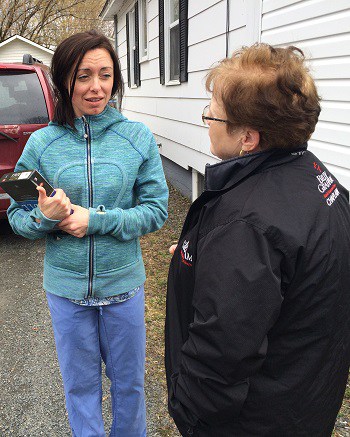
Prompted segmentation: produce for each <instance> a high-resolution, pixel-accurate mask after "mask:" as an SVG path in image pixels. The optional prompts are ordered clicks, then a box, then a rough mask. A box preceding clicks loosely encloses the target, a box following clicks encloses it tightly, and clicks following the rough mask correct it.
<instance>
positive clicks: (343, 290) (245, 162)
mask: <svg viewBox="0 0 350 437" xmlns="http://www.w3.org/2000/svg"><path fill="white" fill-rule="evenodd" d="M207 89H208V90H209V91H210V92H212V99H211V103H210V106H209V107H208V108H206V109H205V111H204V113H203V121H204V122H205V123H206V124H208V126H209V136H210V140H211V151H212V153H213V154H215V155H216V156H218V157H219V158H222V160H223V161H222V162H220V163H218V164H214V165H211V166H207V168H206V174H205V181H206V190H205V191H204V193H203V194H202V195H201V196H200V197H199V198H198V199H197V200H196V201H195V202H194V203H193V205H192V206H191V208H190V210H189V213H188V216H187V218H186V221H185V224H184V227H183V230H182V233H181V236H180V239H179V243H178V245H177V247H176V249H175V251H174V248H172V252H173V253H174V256H173V258H172V262H171V266H170V272H169V279H168V295H167V318H166V372H167V382H168V390H169V412H170V414H171V416H172V417H173V418H174V420H175V423H176V425H177V427H178V429H179V430H180V432H181V434H182V435H184V436H186V435H193V436H200V437H209V436H210V437H220V436H222V437H226V436H227V437H229V436H239V437H240V436H269V437H271V436H278V437H279V436H283V437H286V436H293V437H295V436H312V437H316V436H320V437H321V436H322V437H323V436H327V435H331V433H332V429H333V427H334V422H335V419H336V416H337V412H338V410H339V408H340V406H341V403H342V399H343V395H344V390H345V386H346V381H347V376H348V368H349V357H350V335H349V334H350V332H349V331H350V329H349V327H350V326H349V325H350V324H349V316H348V315H349V313H350V290H349V284H350V257H349V248H350V208H349V193H348V191H347V190H346V189H345V188H344V187H342V186H341V185H340V184H339V182H338V181H337V180H336V178H335V177H334V176H333V175H332V174H331V173H330V172H329V170H328V169H327V168H326V167H325V166H324V165H323V163H322V162H321V161H319V160H318V159H317V158H316V157H315V156H314V155H313V154H312V153H311V152H310V151H308V150H307V141H308V139H309V138H310V136H311V134H312V132H313V131H314V128H315V125H316V123H317V120H318V115H319V112H320V105H319V96H318V94H317V90H316V87H315V84H314V82H313V80H312V78H311V76H310V75H309V73H308V70H307V68H306V66H305V65H304V56H303V54H302V52H301V51H300V50H299V49H296V48H295V47H289V48H273V47H271V46H269V45H266V44H258V45H254V46H252V47H250V48H244V49H242V50H241V51H239V52H237V53H235V54H234V55H233V57H232V58H230V59H225V60H224V61H222V62H221V63H220V64H219V66H218V67H216V68H214V69H213V70H212V71H211V72H210V73H209V75H208V78H207Z"/></svg>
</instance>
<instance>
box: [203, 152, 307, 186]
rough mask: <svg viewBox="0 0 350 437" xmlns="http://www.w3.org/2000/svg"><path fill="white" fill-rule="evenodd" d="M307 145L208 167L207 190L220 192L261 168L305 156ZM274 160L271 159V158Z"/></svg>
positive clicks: (253, 155)
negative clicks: (301, 155)
mask: <svg viewBox="0 0 350 437" xmlns="http://www.w3.org/2000/svg"><path fill="white" fill-rule="evenodd" d="M306 149H307V144H303V145H302V146H300V147H297V148H295V149H288V150H284V149H270V150H266V151H263V152H257V153H252V154H251V155H244V156H237V157H235V158H231V159H227V160H225V161H221V162H218V163H217V164H212V165H209V164H207V165H206V168H205V189H206V190H208V191H220V190H223V189H226V188H229V187H230V186H232V185H233V184H235V183H237V182H238V181H239V180H241V179H243V178H244V177H246V176H248V175H249V174H250V173H252V171H254V170H256V169H258V168H260V167H261V169H262V168H263V169H266V168H268V167H271V166H275V165H279V163H281V162H284V161H285V160H286V159H295V158H296V157H298V156H299V155H300V154H303V153H304V152H305V150H306ZM270 157H271V158H272V159H269V158H270Z"/></svg>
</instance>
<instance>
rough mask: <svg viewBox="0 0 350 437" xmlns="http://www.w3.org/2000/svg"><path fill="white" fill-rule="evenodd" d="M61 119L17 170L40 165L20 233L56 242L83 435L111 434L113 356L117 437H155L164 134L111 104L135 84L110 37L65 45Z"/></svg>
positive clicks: (50, 284) (49, 244)
mask: <svg viewBox="0 0 350 437" xmlns="http://www.w3.org/2000/svg"><path fill="white" fill-rule="evenodd" d="M52 78H53V83H54V89H55V94H56V97H57V106H56V111H55V118H54V121H53V122H51V123H50V124H49V126H48V127H46V128H44V129H41V130H39V131H36V132H35V133H33V134H32V136H31V138H30V139H29V141H28V143H27V145H26V147H25V149H24V151H23V154H22V156H21V158H20V160H19V161H18V163H17V166H16V171H21V170H25V169H28V170H30V169H37V170H39V172H40V173H41V174H42V175H43V176H44V177H45V178H46V179H47V180H48V181H49V182H50V183H51V185H53V186H54V187H55V188H56V194H55V195H54V196H53V197H47V196H46V193H45V190H44V188H43V187H39V188H38V191H39V193H38V194H39V198H38V207H37V208H35V209H34V210H33V211H31V212H27V211H24V210H23V209H21V208H20V207H19V205H18V204H16V202H12V204H11V206H10V208H9V210H8V217H9V221H10V223H11V226H12V228H13V230H14V231H15V232H16V233H17V234H20V235H22V236H24V237H26V238H30V239H36V238H42V237H46V255H45V262H44V289H45V291H46V294H47V299H48V304H49V308H50V311H51V316H52V323H53V329H54V334H55V341H56V348H57V354H58V359H59V364H60V369H61V373H62V377H63V383H64V389H65V395H66V406H67V410H68V415H69V421H70V425H71V428H72V432H73V435H76V436H83V437H87V436H95V437H96V436H104V435H105V431H104V426H103V420H102V413H101V356H102V359H103V360H104V362H105V363H106V373H107V376H108V377H109V378H110V380H111V396H112V409H113V424H112V429H111V434H110V435H112V436H129V437H132V436H135V437H140V436H144V435H146V421H145V402H144V389H143V381H144V362H145V326H144V296H143V284H144V281H145V270H144V265H143V260H142V256H141V249H140V243H139V237H140V236H141V235H144V234H147V233H148V232H153V231H155V230H157V229H159V228H160V227H161V226H162V225H163V223H164V221H165V220H166V218H167V200H168V190H167V186H166V182H165V179H164V173H163V169H162V165H161V160H160V156H159V153H158V149H157V146H156V143H155V140H154V138H153V135H152V133H151V132H150V131H149V129H148V128H146V127H145V126H144V125H143V124H141V123H136V122H131V121H129V120H127V119H126V118H125V117H124V116H123V115H121V113H120V112H118V111H117V110H116V109H113V108H111V107H110V106H109V105H108V101H109V100H110V98H111V96H113V95H115V94H117V95H118V100H119V102H121V99H122V92H123V79H122V76H121V72H120V66H119V61H118V59H117V57H116V55H115V52H114V50H113V48H112V46H111V44H110V42H109V41H108V39H107V38H105V37H104V36H103V35H100V34H98V33H97V32H95V31H89V32H84V33H79V34H76V35H73V36H71V37H69V38H67V39H66V40H64V41H63V42H62V43H61V44H60V45H59V46H58V47H57V49H56V51H55V54H54V57H53V60H52Z"/></svg>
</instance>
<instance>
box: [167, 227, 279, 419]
mask: <svg viewBox="0 0 350 437" xmlns="http://www.w3.org/2000/svg"><path fill="white" fill-rule="evenodd" d="M281 258H282V254H281V252H280V251H278V250H277V249H274V247H273V244H272V243H271V241H270V239H269V238H268V236H267V233H266V231H264V230H262V229H259V228H256V227H254V226H252V225H250V224H248V223H246V222H245V221H235V222H231V223H228V224H225V225H224V226H220V227H218V228H215V229H214V230H212V231H211V232H209V233H208V234H207V235H206V236H205V237H203V238H202V239H201V240H200V241H199V243H198V250H197V261H196V264H195V269H196V270H195V290H194V297H193V307H194V321H193V323H192V324H191V325H190V326H189V336H188V339H187V341H186V342H185V344H184V345H183V347H182V360H181V366H180V369H179V372H178V373H177V374H175V375H173V378H172V385H171V387H170V399H169V410H170V413H171V415H172V416H173V417H174V419H175V421H178V422H179V423H185V424H189V425H191V426H193V425H194V424H195V422H196V421H197V420H200V421H202V422H205V423H207V424H215V423H220V422H225V421H227V420H228V419H232V417H234V416H237V415H238V414H239V412H240V410H241V408H242V406H243V403H244V401H245V399H246V397H247V394H248V391H249V377H251V376H252V375H254V374H256V373H257V372H258V371H259V369H260V367H261V366H262V364H263V362H264V359H265V356H266V351H267V345H268V341H267V333H268V332H269V330H270V329H271V327H272V326H273V325H274V323H275V321H276V319H277V317H278V315H279V312H280V307H281V303H282V300H283V298H282V295H281V280H280V277H281V274H280V264H281Z"/></svg>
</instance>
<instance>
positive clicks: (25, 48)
mask: <svg viewBox="0 0 350 437" xmlns="http://www.w3.org/2000/svg"><path fill="white" fill-rule="evenodd" d="M27 53H28V54H30V55H32V56H33V58H37V59H39V60H40V61H42V62H43V63H44V64H45V65H48V66H49V65H50V64H51V58H52V55H51V54H50V53H48V52H46V51H44V50H41V49H39V48H37V47H35V46H33V45H31V44H29V43H26V42H25V41H21V40H17V39H16V40H14V41H11V42H9V43H8V44H5V45H3V46H2V47H0V62H22V60H23V55H24V54H27Z"/></svg>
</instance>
